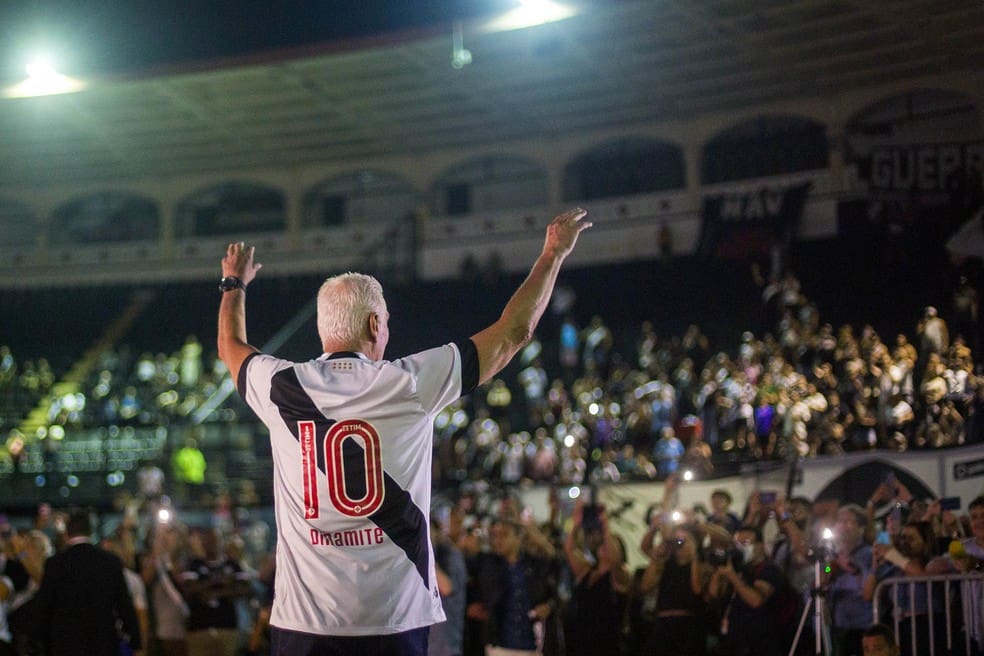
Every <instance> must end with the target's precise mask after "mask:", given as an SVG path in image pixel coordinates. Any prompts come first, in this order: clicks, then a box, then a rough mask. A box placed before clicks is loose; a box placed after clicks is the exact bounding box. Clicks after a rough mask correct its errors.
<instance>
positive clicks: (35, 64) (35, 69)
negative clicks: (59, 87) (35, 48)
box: [24, 57, 58, 80]
mask: <svg viewBox="0 0 984 656" xmlns="http://www.w3.org/2000/svg"><path fill="white" fill-rule="evenodd" d="M24 68H25V69H26V70H27V76H28V77H30V78H33V79H36V80H50V79H51V78H53V77H55V76H57V75H58V71H56V70H55V65H54V64H52V63H51V60H50V59H48V58H47V57H35V58H34V59H32V60H31V61H29V62H28V63H27V66H25V67H24Z"/></svg>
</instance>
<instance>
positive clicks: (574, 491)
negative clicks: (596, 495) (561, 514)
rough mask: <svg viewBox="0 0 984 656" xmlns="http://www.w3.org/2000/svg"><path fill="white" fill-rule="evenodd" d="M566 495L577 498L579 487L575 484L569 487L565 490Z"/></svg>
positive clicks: (579, 494)
mask: <svg viewBox="0 0 984 656" xmlns="http://www.w3.org/2000/svg"><path fill="white" fill-rule="evenodd" d="M567 496H568V497H569V498H571V499H576V498H578V497H579V496H581V488H579V487H578V486H576V485H575V486H574V487H572V488H571V489H569V490H567Z"/></svg>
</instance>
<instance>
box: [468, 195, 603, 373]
mask: <svg viewBox="0 0 984 656" xmlns="http://www.w3.org/2000/svg"><path fill="white" fill-rule="evenodd" d="M585 215H587V212H585V211H584V210H582V209H580V208H578V209H573V210H568V211H567V212H564V213H563V214H561V215H559V216H557V217H556V218H554V220H553V221H551V222H550V225H549V226H547V236H546V239H545V240H544V243H543V251H542V252H541V253H540V256H539V257H538V258H537V260H536V262H535V263H534V264H533V268H532V269H531V270H530V273H529V275H528V276H527V277H526V280H524V281H523V284H521V285H520V286H519V289H517V290H516V292H515V293H514V294H513V296H512V298H510V299H509V302H508V303H506V307H505V308H504V309H503V310H502V314H501V315H500V316H499V319H498V321H496V322H495V323H494V324H492V325H491V326H489V327H488V328H486V329H485V330H483V331H481V332H479V333H477V334H475V335H472V338H471V340H472V342H474V344H475V348H476V349H477V350H478V366H479V370H478V382H479V384H482V383H485V382H488V381H489V380H490V379H491V378H492V377H493V376H495V375H496V374H497V373H499V372H500V371H502V369H503V368H504V367H505V366H506V365H507V364H509V361H510V360H512V358H513V356H514V355H516V353H517V352H518V351H519V349H521V348H523V345H525V344H526V343H527V342H529V341H530V339H532V337H533V331H534V330H535V329H536V325H537V324H538V323H539V322H540V317H542V316H543V312H544V310H546V309H547V303H549V301H550V295H551V294H552V293H553V288H554V284H555V283H556V282H557V274H558V273H559V272H560V266H561V264H563V262H564V259H565V258H566V257H567V256H568V255H569V254H570V252H571V251H572V250H573V249H574V244H575V243H576V242H577V237H578V235H579V234H581V231H582V230H584V229H586V228H590V227H591V222H590V221H582V220H581V219H583V218H584V217H585Z"/></svg>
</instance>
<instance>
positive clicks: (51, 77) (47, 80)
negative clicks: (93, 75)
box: [3, 55, 86, 98]
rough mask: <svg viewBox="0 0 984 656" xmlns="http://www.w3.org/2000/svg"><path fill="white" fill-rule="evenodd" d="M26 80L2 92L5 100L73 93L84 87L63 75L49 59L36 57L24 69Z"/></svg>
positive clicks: (80, 81) (82, 84)
mask: <svg viewBox="0 0 984 656" xmlns="http://www.w3.org/2000/svg"><path fill="white" fill-rule="evenodd" d="M24 68H25V71H26V72H27V79H25V80H23V81H22V82H18V83H17V84H14V85H11V86H9V87H7V88H6V89H4V90H3V96H4V97H5V98H33V97H35V96H53V95H57V94H62V93H75V92H76V91H81V90H82V89H84V88H85V87H86V83H85V82H83V81H82V80H79V79H76V78H73V77H69V76H67V75H63V74H61V73H59V72H58V70H57V69H56V68H55V65H54V62H52V60H51V58H50V57H48V56H45V55H38V56H35V57H33V58H31V59H30V61H28V63H27V65H26V66H25V67H24Z"/></svg>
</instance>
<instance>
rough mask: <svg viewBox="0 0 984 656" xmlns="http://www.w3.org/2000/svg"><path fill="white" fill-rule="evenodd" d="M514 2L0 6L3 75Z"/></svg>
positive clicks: (186, 60) (121, 1)
mask: <svg viewBox="0 0 984 656" xmlns="http://www.w3.org/2000/svg"><path fill="white" fill-rule="evenodd" d="M516 5H517V1H516V0H281V1H277V0H266V1H260V0H198V1H195V0H115V1H111V0H88V1H87V0H0V75H2V77H3V79H4V80H6V81H13V80H16V79H20V78H22V77H23V75H24V64H25V63H26V60H27V56H28V55H27V53H28V52H31V51H34V50H38V44H42V46H43V48H42V49H47V50H49V51H52V52H54V53H55V55H54V61H55V63H56V65H57V66H58V68H59V70H61V71H62V72H64V73H68V74H70V75H78V76H100V77H101V76H115V75H138V74H140V73H141V72H145V71H153V70H160V69H162V68H165V69H167V68H174V67H177V68H182V67H192V66H195V65H196V64H200V63H202V62H208V61H212V60H216V59H222V58H227V57H237V56H242V55H248V54H255V53H263V52H268V51H275V50H281V49H286V48H291V47H295V46H309V45H313V44H318V43H323V42H332V41H338V40H344V39H353V38H359V37H366V36H373V35H379V34H387V33H392V32H399V31H404V30H408V29H416V28H428V27H444V26H447V28H448V29H449V30H450V25H451V21H452V20H454V19H456V18H462V19H468V18H474V17H477V16H487V15H493V14H495V13H497V12H501V11H505V10H507V9H510V8H512V7H515V6H516Z"/></svg>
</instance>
